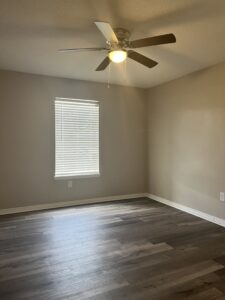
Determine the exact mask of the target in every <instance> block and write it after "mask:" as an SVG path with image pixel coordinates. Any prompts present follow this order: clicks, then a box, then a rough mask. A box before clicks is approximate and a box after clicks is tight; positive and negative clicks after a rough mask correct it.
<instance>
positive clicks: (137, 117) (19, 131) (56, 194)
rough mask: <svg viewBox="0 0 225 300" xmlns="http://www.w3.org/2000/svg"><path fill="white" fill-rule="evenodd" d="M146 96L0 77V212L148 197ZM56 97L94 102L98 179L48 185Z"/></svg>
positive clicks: (47, 80) (11, 74) (125, 90)
mask: <svg viewBox="0 0 225 300" xmlns="http://www.w3.org/2000/svg"><path fill="white" fill-rule="evenodd" d="M146 95H147V94H146V91H145V90H143V89H137V88H128V87H119V86H111V87H110V88H107V85H106V84H99V83H88V82H83V81H76V80H69V79H57V78H51V77H46V76H36V75H28V74H23V73H16V72H6V71H0V141H1V142H0V143H1V144H0V160H1V162H0V208H10V207H19V206H25V205H34V204H35V205H36V204H42V203H51V202H57V201H70V200H76V199H83V198H92V197H99V196H111V195H122V194H132V193H141V192H146V191H147V164H146V161H147V131H146V129H147V112H146V106H147V101H146ZM55 97H72V98H84V99H95V100H99V101H100V105H101V107H100V124H101V125H100V128H101V131H100V147H101V149H100V151H101V155H100V164H101V171H102V173H101V176H100V177H99V178H86V179H85V178H83V179H74V180H73V188H72V189H68V187H67V181H65V180H57V181H55V180H54V179H53V175H54V122H53V106H52V103H53V100H54V98H55Z"/></svg>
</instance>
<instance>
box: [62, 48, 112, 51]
mask: <svg viewBox="0 0 225 300" xmlns="http://www.w3.org/2000/svg"><path fill="white" fill-rule="evenodd" d="M101 50H107V49H106V48H67V49H58V51H59V52H72V51H74V52H82V51H101Z"/></svg>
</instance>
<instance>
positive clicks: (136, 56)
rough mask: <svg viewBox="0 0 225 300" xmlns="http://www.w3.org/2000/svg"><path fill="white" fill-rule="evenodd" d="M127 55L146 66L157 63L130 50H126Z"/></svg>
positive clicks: (151, 66) (149, 66) (152, 65)
mask: <svg viewBox="0 0 225 300" xmlns="http://www.w3.org/2000/svg"><path fill="white" fill-rule="evenodd" d="M128 57H129V58H131V59H133V60H135V61H137V62H139V63H140V64H142V65H144V66H146V67H148V68H153V67H154V66H156V65H157V64H158V63H157V62H156V61H154V60H152V59H150V58H148V57H146V56H144V55H142V54H140V53H137V52H135V51H132V50H129V51H128Z"/></svg>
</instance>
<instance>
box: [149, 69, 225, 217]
mask: <svg viewBox="0 0 225 300" xmlns="http://www.w3.org/2000/svg"><path fill="white" fill-rule="evenodd" d="M148 98H149V101H148V140H149V147H148V155H149V162H148V169H149V180H148V184H149V193H152V194H155V195H157V196H160V197H164V198H166V199H168V200H172V201H175V202H178V203H181V204H184V205H186V206H189V207H191V208H195V209H199V210H201V211H203V212H206V213H209V214H212V215H215V216H217V217H221V218H225V202H220V201H219V193H220V192H225V63H224V64H220V65H217V66H214V67H212V68H209V69H205V70H203V71H201V72H196V73H193V74H191V75H189V76H186V77H183V78H181V79H178V80H174V81H172V82H170V83H167V84H164V85H161V86H159V87H156V88H153V89H151V90H149V95H148Z"/></svg>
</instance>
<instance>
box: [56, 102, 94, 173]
mask: <svg viewBox="0 0 225 300" xmlns="http://www.w3.org/2000/svg"><path fill="white" fill-rule="evenodd" d="M95 174H99V103H98V101H86V100H73V99H61V98H56V100H55V177H70V176H82V175H95Z"/></svg>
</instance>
